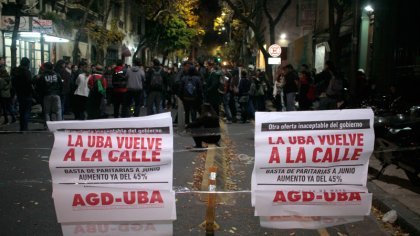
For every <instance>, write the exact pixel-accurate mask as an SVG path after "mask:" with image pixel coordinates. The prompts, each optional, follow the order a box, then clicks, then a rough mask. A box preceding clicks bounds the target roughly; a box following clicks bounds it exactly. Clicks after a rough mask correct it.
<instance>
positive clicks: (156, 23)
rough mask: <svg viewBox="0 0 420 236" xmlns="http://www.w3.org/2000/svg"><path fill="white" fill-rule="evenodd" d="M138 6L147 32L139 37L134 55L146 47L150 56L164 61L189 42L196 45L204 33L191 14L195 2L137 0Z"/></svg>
mask: <svg viewBox="0 0 420 236" xmlns="http://www.w3.org/2000/svg"><path fill="white" fill-rule="evenodd" d="M140 4H141V5H142V9H143V15H144V16H145V17H146V19H147V21H146V23H147V27H146V32H147V33H146V34H145V35H141V34H140V35H139V39H140V40H139V44H138V45H137V49H136V52H135V54H134V55H137V53H138V51H140V50H141V48H143V47H145V46H149V47H151V48H152V51H153V54H157V53H158V52H159V53H161V54H163V56H164V59H165V57H166V56H168V55H169V54H170V53H174V52H176V51H178V50H180V49H187V48H188V47H190V45H191V42H192V41H193V42H199V41H200V36H201V35H203V34H204V30H202V28H201V27H200V25H199V23H198V15H197V13H196V11H195V8H196V7H197V5H198V0H160V1H153V2H152V1H148V0H141V1H140ZM193 38H194V40H193Z"/></svg>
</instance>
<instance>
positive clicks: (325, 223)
mask: <svg viewBox="0 0 420 236" xmlns="http://www.w3.org/2000/svg"><path fill="white" fill-rule="evenodd" d="M362 220H363V216H343V217H327V216H269V217H268V216H262V217H260V223H261V227H265V228H272V229H319V228H328V227H332V226H336V225H342V224H349V223H354V222H357V221H362Z"/></svg>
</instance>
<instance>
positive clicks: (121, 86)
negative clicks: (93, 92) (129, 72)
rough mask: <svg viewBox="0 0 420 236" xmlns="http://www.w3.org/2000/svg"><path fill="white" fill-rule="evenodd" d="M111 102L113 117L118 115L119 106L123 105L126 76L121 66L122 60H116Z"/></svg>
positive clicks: (125, 91)
mask: <svg viewBox="0 0 420 236" xmlns="http://www.w3.org/2000/svg"><path fill="white" fill-rule="evenodd" d="M112 87H113V90H112V91H113V93H112V102H113V105H114V118H118V117H119V116H120V108H121V107H122V105H123V102H124V97H125V94H126V93H127V76H126V71H125V69H124V67H123V61H122V60H118V61H117V66H116V67H115V68H114V75H113V76H112Z"/></svg>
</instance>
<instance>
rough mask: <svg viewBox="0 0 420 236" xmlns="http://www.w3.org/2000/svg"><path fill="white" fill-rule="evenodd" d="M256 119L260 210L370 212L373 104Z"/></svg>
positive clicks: (255, 180) (255, 193) (255, 182)
mask: <svg viewBox="0 0 420 236" xmlns="http://www.w3.org/2000/svg"><path fill="white" fill-rule="evenodd" d="M255 123H256V124H255V165H254V170H253V174H252V183H251V185H252V186H251V189H252V204H253V205H254V206H255V207H256V215H259V216H292V215H299V216H342V215H346V216H361V215H366V214H369V212H370V206H371V195H370V194H369V193H368V192H367V188H366V181H367V171H368V166H369V158H370V156H371V154H372V151H373V147H374V131H373V112H372V110H370V109H354V110H331V111H301V112H270V113H264V112H257V113H256V122H255ZM256 198H258V199H256ZM349 199H352V200H349Z"/></svg>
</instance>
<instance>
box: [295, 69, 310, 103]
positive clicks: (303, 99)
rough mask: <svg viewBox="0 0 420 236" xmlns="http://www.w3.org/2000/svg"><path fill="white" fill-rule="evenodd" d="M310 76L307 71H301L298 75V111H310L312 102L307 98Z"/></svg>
mask: <svg viewBox="0 0 420 236" xmlns="http://www.w3.org/2000/svg"><path fill="white" fill-rule="evenodd" d="M311 83H312V81H311V74H310V73H309V72H308V71H305V70H303V71H301V72H300V73H299V98H298V103H299V110H300V111H307V110H310V108H311V105H312V102H311V101H310V100H309V98H308V92H309V88H310V86H311Z"/></svg>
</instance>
